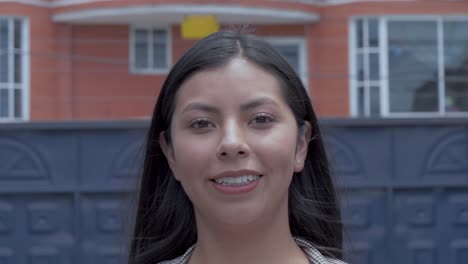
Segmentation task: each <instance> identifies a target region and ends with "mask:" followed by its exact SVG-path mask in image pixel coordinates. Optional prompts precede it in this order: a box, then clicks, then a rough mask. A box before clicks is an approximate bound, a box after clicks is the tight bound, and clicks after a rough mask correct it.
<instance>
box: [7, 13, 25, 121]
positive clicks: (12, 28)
mask: <svg viewBox="0 0 468 264" xmlns="http://www.w3.org/2000/svg"><path fill="white" fill-rule="evenodd" d="M26 37H27V36H26V23H25V22H24V20H23V19H19V18H13V17H0V121H11V120H22V119H23V120H24V119H27V118H28V110H27V109H28V107H29V106H28V104H27V96H28V94H27V92H28V89H26V87H27V77H28V76H27V73H26V69H27V68H28V67H26V63H27V61H26V56H25V55H24V54H25V52H26V45H27V41H26Z"/></svg>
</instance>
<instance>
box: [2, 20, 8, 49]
mask: <svg viewBox="0 0 468 264" xmlns="http://www.w3.org/2000/svg"><path fill="white" fill-rule="evenodd" d="M7 48H8V20H6V19H0V49H1V50H6V49H7Z"/></svg>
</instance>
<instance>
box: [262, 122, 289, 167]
mask: <svg viewBox="0 0 468 264" xmlns="http://www.w3.org/2000/svg"><path fill="white" fill-rule="evenodd" d="M288 130H289V131H288ZM290 130H291V129H288V128H284V129H281V130H277V131H274V133H271V134H269V135H268V136H265V137H259V138H257V139H256V140H255V141H253V142H255V143H254V144H255V146H256V149H257V150H258V155H259V158H260V159H261V160H262V162H264V163H266V164H268V165H267V166H268V167H271V168H272V169H275V170H281V171H282V172H289V171H291V172H292V171H293V170H294V168H293V166H294V155H295V149H296V137H295V136H294V135H295V132H292V131H290Z"/></svg>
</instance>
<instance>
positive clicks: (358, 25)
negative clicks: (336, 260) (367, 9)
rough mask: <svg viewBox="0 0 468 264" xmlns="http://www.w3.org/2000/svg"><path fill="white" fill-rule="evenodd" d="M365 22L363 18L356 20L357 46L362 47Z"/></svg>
mask: <svg viewBox="0 0 468 264" xmlns="http://www.w3.org/2000/svg"><path fill="white" fill-rule="evenodd" d="M363 26H364V23H363V22H362V19H359V20H357V21H356V38H357V47H358V48H362V46H363V45H362V44H363V39H364V34H363V32H364V30H363Z"/></svg>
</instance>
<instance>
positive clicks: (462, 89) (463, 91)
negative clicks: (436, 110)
mask: <svg viewBox="0 0 468 264" xmlns="http://www.w3.org/2000/svg"><path fill="white" fill-rule="evenodd" d="M445 88H446V94H445V110H446V111H447V112H468V82H465V83H447V84H446V86H445Z"/></svg>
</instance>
